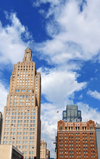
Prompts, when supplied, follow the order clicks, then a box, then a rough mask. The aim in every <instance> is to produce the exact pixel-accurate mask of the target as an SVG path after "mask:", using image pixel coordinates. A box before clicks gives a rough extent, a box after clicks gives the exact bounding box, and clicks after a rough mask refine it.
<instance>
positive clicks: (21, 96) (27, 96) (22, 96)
mask: <svg viewBox="0 0 100 159" xmlns="http://www.w3.org/2000/svg"><path fill="white" fill-rule="evenodd" d="M10 97H11V98H13V97H14V98H18V97H20V98H30V96H29V95H26V96H24V95H20V96H18V95H17V96H12V95H11V96H10ZM31 98H34V96H31Z"/></svg>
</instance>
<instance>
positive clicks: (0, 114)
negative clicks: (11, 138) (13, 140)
mask: <svg viewBox="0 0 100 159" xmlns="http://www.w3.org/2000/svg"><path fill="white" fill-rule="evenodd" d="M2 120H3V117H2V113H1V112H0V144H1V135H2Z"/></svg>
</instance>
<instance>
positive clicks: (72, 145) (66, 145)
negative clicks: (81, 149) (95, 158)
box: [59, 143, 94, 146]
mask: <svg viewBox="0 0 100 159" xmlns="http://www.w3.org/2000/svg"><path fill="white" fill-rule="evenodd" d="M64 145H65V146H68V144H64ZM64 145H63V144H59V146H64ZM69 146H73V144H69ZM76 146H80V143H79V144H76ZM83 146H88V145H87V143H85V144H84V143H83ZM90 146H94V144H90Z"/></svg>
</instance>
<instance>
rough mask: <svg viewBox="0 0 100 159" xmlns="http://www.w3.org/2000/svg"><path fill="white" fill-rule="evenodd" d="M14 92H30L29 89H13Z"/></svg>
mask: <svg viewBox="0 0 100 159" xmlns="http://www.w3.org/2000/svg"><path fill="white" fill-rule="evenodd" d="M36 88H37V87H36ZM15 92H31V89H27V90H25V89H21V90H19V89H15Z"/></svg>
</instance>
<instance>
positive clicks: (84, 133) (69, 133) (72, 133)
mask: <svg viewBox="0 0 100 159" xmlns="http://www.w3.org/2000/svg"><path fill="white" fill-rule="evenodd" d="M74 134H76V135H80V133H74ZM82 134H83V135H87V133H82ZM59 135H73V133H67V134H66V133H64V134H62V133H59ZM90 135H93V133H90Z"/></svg>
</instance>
